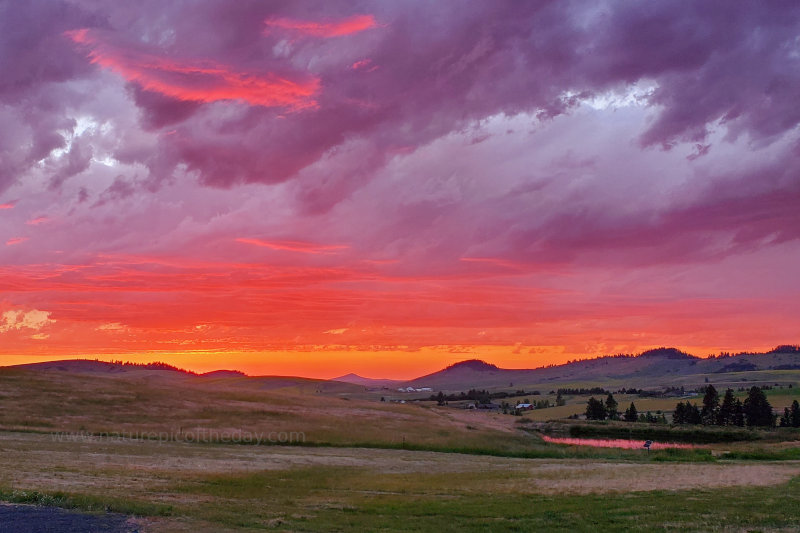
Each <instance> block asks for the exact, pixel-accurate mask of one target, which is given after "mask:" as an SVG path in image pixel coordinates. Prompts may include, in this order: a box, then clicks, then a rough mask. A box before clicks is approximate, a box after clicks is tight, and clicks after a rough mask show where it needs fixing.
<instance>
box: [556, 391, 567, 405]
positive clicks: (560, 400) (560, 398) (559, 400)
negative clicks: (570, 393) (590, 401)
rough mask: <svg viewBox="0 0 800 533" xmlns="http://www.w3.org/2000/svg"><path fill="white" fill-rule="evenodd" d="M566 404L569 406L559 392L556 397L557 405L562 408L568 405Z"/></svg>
mask: <svg viewBox="0 0 800 533" xmlns="http://www.w3.org/2000/svg"><path fill="white" fill-rule="evenodd" d="M566 404H567V401H566V400H565V399H564V397H563V396H561V393H560V392H559V393H558V395H557V396H556V405H558V406H562V405H566Z"/></svg>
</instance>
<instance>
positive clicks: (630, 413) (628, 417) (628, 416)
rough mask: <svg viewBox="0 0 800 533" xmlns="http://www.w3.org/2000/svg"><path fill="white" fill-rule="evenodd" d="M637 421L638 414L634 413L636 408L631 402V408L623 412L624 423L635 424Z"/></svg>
mask: <svg viewBox="0 0 800 533" xmlns="http://www.w3.org/2000/svg"><path fill="white" fill-rule="evenodd" d="M638 419H639V413H637V412H636V406H635V405H633V402H631V406H630V407H628V408H627V409H626V410H625V421H626V422H636V421H637V420H638Z"/></svg>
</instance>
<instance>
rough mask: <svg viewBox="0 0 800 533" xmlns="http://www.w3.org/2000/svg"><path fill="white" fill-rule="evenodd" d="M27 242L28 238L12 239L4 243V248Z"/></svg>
mask: <svg viewBox="0 0 800 533" xmlns="http://www.w3.org/2000/svg"><path fill="white" fill-rule="evenodd" d="M27 240H28V237H13V238H11V239H8V240H7V241H6V246H14V245H15V244H21V243H23V242H25V241H27Z"/></svg>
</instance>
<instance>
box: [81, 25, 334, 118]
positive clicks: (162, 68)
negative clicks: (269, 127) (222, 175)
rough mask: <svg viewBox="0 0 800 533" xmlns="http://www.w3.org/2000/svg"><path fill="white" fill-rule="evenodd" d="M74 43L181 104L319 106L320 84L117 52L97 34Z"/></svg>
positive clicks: (209, 63) (85, 33)
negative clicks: (227, 102)
mask: <svg viewBox="0 0 800 533" xmlns="http://www.w3.org/2000/svg"><path fill="white" fill-rule="evenodd" d="M66 35H67V36H68V37H69V38H70V39H72V40H73V41H74V42H76V43H78V44H80V45H84V46H86V47H88V48H89V54H88V55H89V58H90V59H91V61H92V63H95V64H98V65H100V66H102V67H105V68H107V69H109V70H112V71H114V72H116V73H117V74H119V75H121V76H122V77H123V78H125V79H126V80H128V81H131V82H134V83H137V84H138V85H140V86H141V87H142V88H143V89H146V90H148V91H153V92H157V93H160V94H163V95H165V96H168V97H170V98H175V99H177V100H184V101H193V102H203V103H209V102H217V101H220V100H241V101H244V102H247V103H248V104H251V105H257V106H265V107H276V106H278V107H289V108H292V109H302V108H309V107H316V105H317V104H316V102H315V101H314V99H313V95H314V94H316V93H317V92H318V90H319V79H317V78H310V79H307V80H304V81H294V80H289V79H285V78H282V77H279V76H276V75H274V74H271V73H266V74H256V73H251V72H243V71H236V70H234V69H232V68H231V67H228V66H226V65H222V64H219V63H215V62H212V61H183V62H181V61H176V60H172V59H166V58H164V57H159V56H157V55H154V54H150V53H147V52H142V51H139V50H133V49H124V48H122V47H118V46H116V45H114V44H112V43H110V42H108V41H107V40H104V39H101V38H100V37H98V36H97V34H96V33H95V32H90V30H88V29H81V30H75V31H69V32H66Z"/></svg>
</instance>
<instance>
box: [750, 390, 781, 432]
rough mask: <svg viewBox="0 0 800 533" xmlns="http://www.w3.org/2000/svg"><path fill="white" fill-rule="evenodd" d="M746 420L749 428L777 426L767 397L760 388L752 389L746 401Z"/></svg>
mask: <svg viewBox="0 0 800 533" xmlns="http://www.w3.org/2000/svg"><path fill="white" fill-rule="evenodd" d="M743 408H744V418H745V422H746V423H747V425H748V426H749V427H754V426H756V427H772V426H774V425H775V416H774V415H773V414H772V406H771V405H770V404H769V402H768V401H767V397H766V395H765V394H764V391H762V390H761V389H760V388H758V387H755V386H753V387H751V388H750V392H748V393H747V398H746V399H745V401H744V406H743Z"/></svg>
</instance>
